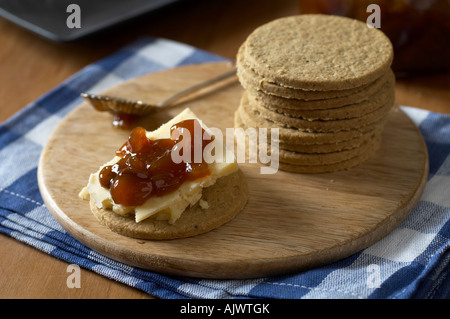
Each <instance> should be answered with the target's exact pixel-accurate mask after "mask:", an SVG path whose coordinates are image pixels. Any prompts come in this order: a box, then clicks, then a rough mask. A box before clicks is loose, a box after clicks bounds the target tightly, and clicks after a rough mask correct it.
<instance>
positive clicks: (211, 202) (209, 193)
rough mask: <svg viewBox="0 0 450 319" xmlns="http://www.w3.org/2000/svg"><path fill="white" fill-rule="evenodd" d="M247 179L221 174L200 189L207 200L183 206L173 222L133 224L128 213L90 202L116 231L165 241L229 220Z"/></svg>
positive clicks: (244, 195) (239, 204)
mask: <svg viewBox="0 0 450 319" xmlns="http://www.w3.org/2000/svg"><path fill="white" fill-rule="evenodd" d="M247 193H248V188H247V181H246V178H245V176H244V174H243V173H242V171H240V170H239V171H237V172H235V173H233V174H230V175H227V176H224V177H221V178H220V179H218V180H217V182H216V183H215V184H214V185H213V186H211V187H208V188H205V189H204V190H203V195H202V198H203V200H204V201H206V202H207V203H208V205H207V207H202V205H201V203H200V202H198V203H196V204H195V205H194V206H191V207H189V208H187V209H186V211H185V212H184V213H183V215H182V216H181V217H180V218H179V219H178V220H177V222H176V223H174V224H169V223H168V222H167V221H166V220H157V219H154V218H149V219H146V220H144V221H142V222H140V223H136V222H135V220H134V218H133V217H132V216H130V215H125V216H121V215H118V214H116V213H114V212H113V211H112V210H111V209H104V208H98V207H97V206H96V205H95V204H94V203H93V202H92V201H91V204H90V206H91V210H92V212H93V214H94V215H95V217H96V218H97V219H98V220H99V221H100V223H102V224H103V225H105V226H106V227H108V228H109V229H111V230H112V231H113V232H116V233H118V234H121V235H124V236H127V237H133V238H139V239H149V240H166V239H176V238H184V237H191V236H196V235H200V234H203V233H206V232H209V231H211V230H213V229H215V228H218V227H220V226H222V225H223V224H225V223H227V222H229V221H231V220H232V219H233V218H234V217H236V215H237V214H238V213H239V212H240V211H241V210H242V208H243V207H244V206H245V204H246V202H247Z"/></svg>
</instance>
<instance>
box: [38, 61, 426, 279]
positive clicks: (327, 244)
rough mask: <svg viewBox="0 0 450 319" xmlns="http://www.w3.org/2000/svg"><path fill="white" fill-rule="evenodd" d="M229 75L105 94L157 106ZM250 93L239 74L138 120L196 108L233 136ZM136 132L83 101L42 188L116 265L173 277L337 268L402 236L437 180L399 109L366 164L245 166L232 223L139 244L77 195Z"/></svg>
mask: <svg viewBox="0 0 450 319" xmlns="http://www.w3.org/2000/svg"><path fill="white" fill-rule="evenodd" d="M229 68H230V65H228V64H227V63H211V64H202V65H192V66H186V67H181V68H177V69H172V70H168V71H164V72H159V73H153V74H148V75H145V76H142V77H139V78H135V79H133V80H130V81H128V82H126V83H124V84H122V85H119V86H118V87H115V88H112V89H110V90H108V91H106V92H104V93H106V94H111V95H118V96H122V97H130V98H135V99H142V100H144V101H149V102H152V101H153V102H158V101H161V100H163V99H164V98H166V97H168V96H170V95H171V94H173V93H175V92H177V91H179V90H181V89H182V88H184V87H188V86H190V85H192V84H195V83H197V82H199V81H202V80H205V79H207V78H210V77H213V76H214V75H217V74H220V73H223V72H225V71H226V70H228V69H229ZM242 92H243V90H242V88H241V86H240V84H239V83H238V82H237V81H236V80H235V79H231V80H229V81H225V82H223V83H221V84H219V85H217V86H216V87H214V88H211V89H208V90H207V91H204V92H201V93H200V94H198V95H197V96H194V97H191V98H189V99H188V100H186V101H184V103H182V104H181V105H178V106H176V107H173V108H171V109H168V110H165V111H162V112H160V113H158V114H156V115H154V116H152V117H150V118H148V119H145V120H143V121H142V122H141V123H139V125H143V126H144V127H145V128H146V129H149V130H153V129H155V128H157V127H158V126H159V125H160V124H162V123H164V122H166V121H167V120H169V119H170V118H172V117H173V116H175V115H176V114H178V113H179V112H180V111H181V110H183V109H184V108H185V107H190V108H191V109H192V111H193V112H194V113H196V114H197V116H199V117H200V118H201V119H202V120H203V121H204V122H205V124H206V125H207V126H209V127H217V128H220V129H222V131H223V132H225V128H227V127H233V114H234V111H235V109H236V108H237V106H238V103H239V100H240V97H241V94H242ZM128 133H129V132H128V131H125V130H118V129H115V128H113V127H112V125H111V115H110V114H107V113H101V112H97V111H95V110H93V108H92V107H91V106H89V105H88V104H86V103H83V104H81V105H79V106H78V107H77V108H75V109H74V110H73V111H72V112H71V113H70V114H68V115H67V116H66V118H64V119H63V120H62V122H61V123H60V124H59V126H58V127H57V128H56V129H55V131H54V132H53V134H52V136H51V137H50V139H49V141H48V143H47V145H46V147H45V149H44V150H43V153H42V156H41V160H40V163H39V171H38V180H39V187H40V190H41V193H42V196H43V199H44V201H45V203H46V205H47V207H48V209H49V210H50V212H51V213H52V214H53V216H54V217H55V218H56V219H57V220H58V221H59V223H60V224H61V225H62V226H63V227H64V228H65V229H66V230H67V231H68V232H69V233H71V234H72V235H73V236H74V237H75V238H77V239H78V240H79V241H80V242H82V243H84V244H85V245H86V246H88V247H90V248H92V249H94V250H96V251H98V252H99V253H102V254H104V255H106V256H109V257H111V258H112V259H115V260H118V261H121V262H124V263H126V264H129V265H132V266H137V267H141V268H144V269H148V270H152V271H156V272H161V273H165V274H172V275H182V276H194V277H202V278H254V277H262V276H269V275H278V274H284V273H289V272H293V271H299V270H304V269H307V268H311V267H316V266H320V265H324V264H327V263H331V262H334V261H337V260H339V259H341V258H344V257H347V256H349V255H351V254H353V253H356V252H358V251H359V250H361V249H363V248H366V247H367V246H369V245H371V244H373V243H375V242H376V241H378V240H379V239H381V238H382V237H384V236H385V235H387V234H388V233H389V232H390V231H392V230H393V229H394V228H395V227H396V226H397V225H398V224H399V223H400V222H401V221H402V220H403V219H404V218H405V217H406V216H407V215H408V213H409V212H410V211H411V209H412V208H413V207H414V205H415V204H416V202H417V201H418V200H419V198H420V196H421V194H422V192H423V189H424V186H425V183H426V180H427V177H428V155H427V150H426V147H425V144H424V141H423V139H422V136H421V134H420V132H419V131H418V130H417V128H416V126H415V125H414V124H413V123H412V122H411V120H410V119H409V118H408V117H407V116H406V115H405V114H404V113H403V112H402V111H401V110H400V109H398V108H397V107H396V108H394V109H393V110H392V111H391V113H390V116H389V121H388V123H387V126H386V129H385V132H384V135H383V143H382V146H381V148H380V150H379V151H378V152H377V153H376V155H375V156H374V157H372V158H371V159H370V160H369V161H367V162H365V163H364V164H362V165H360V166H358V167H355V168H353V169H351V170H349V171H343V172H336V173H328V174H316V175H304V174H293V173H288V172H283V171H278V172H277V173H276V174H273V175H261V174H260V170H259V169H260V166H259V164H248V163H243V164H240V167H241V169H242V171H243V172H244V174H245V175H246V176H247V179H248V184H249V199H248V203H247V205H246V207H245V208H244V210H243V211H242V212H241V213H240V214H239V215H238V216H237V217H236V218H235V219H234V220H232V221H231V222H229V223H227V224H225V225H223V226H222V227H220V228H218V229H215V230H213V231H211V232H209V233H206V234H203V235H199V236H195V237H191V238H185V239H176V240H166V241H146V240H137V239H133V238H128V237H124V236H121V235H118V234H116V233H113V232H111V231H110V230H109V229H107V228H106V227H104V226H102V225H101V224H100V223H99V222H98V221H97V220H96V219H95V217H94V216H93V214H92V213H91V211H90V209H89V203H88V201H83V200H81V199H80V198H79V197H78V193H79V192H80V190H81V189H82V188H83V187H84V186H85V185H86V184H87V181H88V177H89V174H90V173H92V172H95V171H96V170H97V169H98V167H99V166H100V165H102V164H103V163H105V162H107V161H108V160H110V159H111V158H112V157H113V155H114V151H115V150H116V149H117V148H118V147H120V146H121V145H122V144H123V142H124V141H125V140H126V138H127V136H128Z"/></svg>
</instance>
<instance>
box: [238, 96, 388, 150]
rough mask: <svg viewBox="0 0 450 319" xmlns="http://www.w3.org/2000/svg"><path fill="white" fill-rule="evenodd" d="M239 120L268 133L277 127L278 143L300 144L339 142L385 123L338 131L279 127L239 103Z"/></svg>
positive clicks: (358, 136) (383, 121)
mask: <svg viewBox="0 0 450 319" xmlns="http://www.w3.org/2000/svg"><path fill="white" fill-rule="evenodd" d="M236 112H238V113H239V116H240V118H241V120H242V121H243V122H244V123H245V125H246V126H247V127H254V128H267V129H268V131H269V133H270V129H271V128H278V129H279V140H280V143H286V144H302V145H312V144H330V143H339V142H343V141H347V140H350V139H354V138H361V136H362V135H364V134H365V133H368V132H372V131H374V130H375V129H377V128H379V127H382V126H383V125H384V123H385V119H383V120H381V121H380V122H378V123H374V124H371V125H367V126H363V127H361V128H358V129H354V130H347V131H339V132H334V133H330V132H325V133H317V132H305V131H301V130H298V129H294V128H286V127H280V126H279V125H277V124H276V123H274V122H272V121H269V120H267V119H266V118H264V117H263V116H261V115H258V114H255V113H252V114H248V113H246V112H245V111H244V108H243V106H242V104H240V105H239V107H238V109H237V111H236Z"/></svg>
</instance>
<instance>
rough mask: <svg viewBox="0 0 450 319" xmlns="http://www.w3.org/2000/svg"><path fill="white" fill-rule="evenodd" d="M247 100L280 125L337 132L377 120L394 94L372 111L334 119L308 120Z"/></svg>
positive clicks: (256, 109)
mask: <svg viewBox="0 0 450 319" xmlns="http://www.w3.org/2000/svg"><path fill="white" fill-rule="evenodd" d="M244 94H245V92H244ZM247 101H248V102H247V104H246V105H248V106H249V107H250V108H252V109H253V111H254V112H258V113H259V114H260V115H261V116H263V117H265V118H266V119H268V120H270V121H272V122H274V123H276V124H278V125H279V126H280V127H292V128H297V129H299V130H303V131H309V132H339V131H343V130H350V129H355V128H359V127H361V126H366V125H369V124H371V123H375V122H379V121H380V120H381V119H382V118H383V117H385V116H386V114H387V113H388V112H389V110H390V109H391V108H392V106H393V105H394V94H393V93H392V94H391V95H390V96H389V98H388V99H387V100H386V101H383V104H378V107H377V108H376V109H375V110H373V111H372V112H369V113H365V114H361V115H360V116H353V117H349V118H344V119H336V120H334V119H332V120H329V119H317V120H310V119H302V118H296V117H291V116H287V115H284V114H281V113H278V112H275V111H271V110H269V109H267V108H265V107H262V106H260V105H259V103H257V102H256V101H255V100H254V99H251V98H249V99H248V100H247Z"/></svg>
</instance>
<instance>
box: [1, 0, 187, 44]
mask: <svg viewBox="0 0 450 319" xmlns="http://www.w3.org/2000/svg"><path fill="white" fill-rule="evenodd" d="M177 1H179V0H0V16H3V17H4V18H6V19H8V20H10V21H12V22H13V23H15V24H18V25H20V26H22V27H24V28H26V29H28V30H31V31H32V32H34V33H37V34H39V35H41V36H44V37H46V38H49V39H51V40H54V41H63V42H66V41H72V40H75V39H78V38H81V37H84V36H86V35H89V34H92V33H94V32H97V31H100V30H102V29H105V28H108V27H110V26H113V25H115V24H118V23H120V22H124V21H126V20H129V19H131V18H134V17H137V16H139V15H142V14H144V13H148V12H150V11H153V10H156V9H159V8H161V7H163V6H166V5H169V4H172V3H174V2H177ZM69 4H78V5H79V6H80V11H81V28H79V29H76V28H73V29H70V28H68V27H67V23H66V21H67V18H68V16H69V15H70V14H71V13H70V12H67V6H68V5H69Z"/></svg>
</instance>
